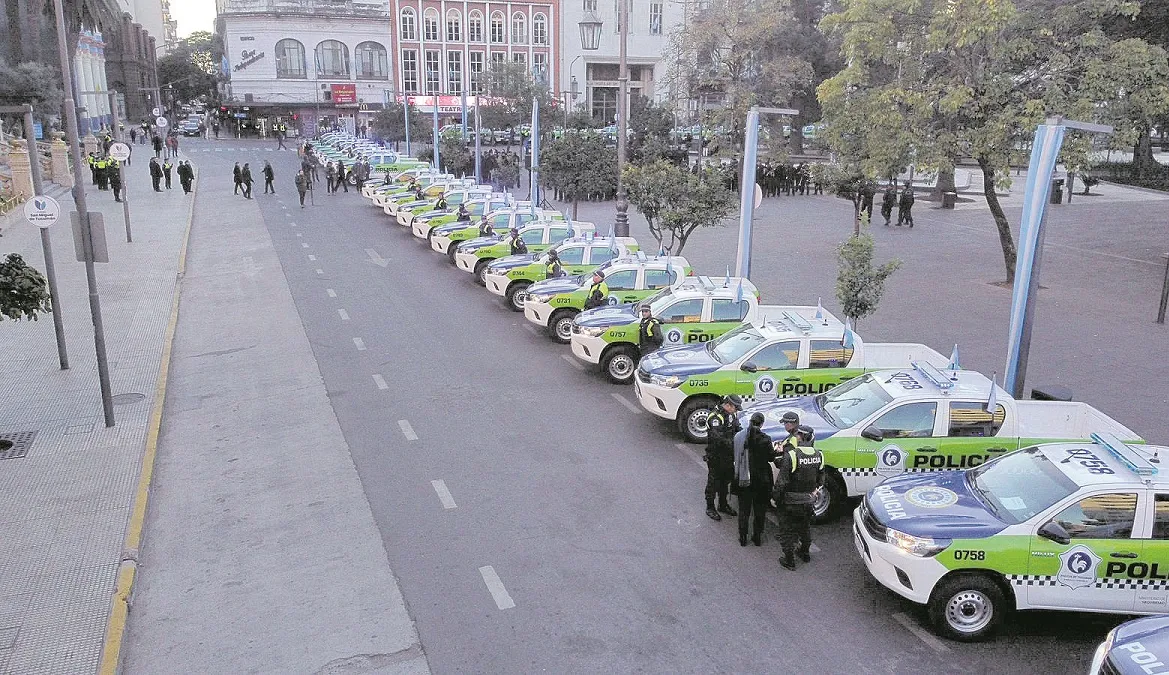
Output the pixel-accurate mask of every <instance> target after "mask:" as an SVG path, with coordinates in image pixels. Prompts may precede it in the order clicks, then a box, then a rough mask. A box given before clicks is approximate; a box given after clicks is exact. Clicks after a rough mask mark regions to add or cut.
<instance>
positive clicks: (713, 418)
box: [706, 394, 743, 520]
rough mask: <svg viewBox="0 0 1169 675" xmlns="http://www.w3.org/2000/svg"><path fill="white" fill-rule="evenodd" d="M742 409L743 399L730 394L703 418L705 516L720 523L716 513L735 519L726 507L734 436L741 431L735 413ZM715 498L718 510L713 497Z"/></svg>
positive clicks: (733, 461) (733, 472) (730, 509)
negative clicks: (704, 429) (704, 431)
mask: <svg viewBox="0 0 1169 675" xmlns="http://www.w3.org/2000/svg"><path fill="white" fill-rule="evenodd" d="M742 409H743V399H741V398H739V397H738V396H737V395H736V394H731V395H730V396H727V397H726V398H724V399H723V400H722V403H721V404H720V405H719V407H718V408H717V409H715V410H714V411H713V412H711V413H710V416H709V417H707V418H706V428H707V432H706V515H707V516H710V518H711V519H713V520H722V516H720V515H719V513H720V512H721V513H725V514H727V515H728V516H737V515H739V512H738V511H735V510H734V509H732V508H731V505H730V504H728V503H727V492H728V491H729V490H730V485H731V478H732V477H733V476H734V475H735V434H737V433H739V431H741V430H742V429H743V425H741V424H739V418H738V417H737V416H736V415H735V413H736V412H738V411H740V410H742ZM715 495H718V509H717V510H716V509H715V508H714V497H715Z"/></svg>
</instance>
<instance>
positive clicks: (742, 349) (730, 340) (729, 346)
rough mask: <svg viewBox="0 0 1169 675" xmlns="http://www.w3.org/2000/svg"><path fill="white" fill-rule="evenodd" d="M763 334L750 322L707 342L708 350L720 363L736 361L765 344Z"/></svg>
mask: <svg viewBox="0 0 1169 675" xmlns="http://www.w3.org/2000/svg"><path fill="white" fill-rule="evenodd" d="M763 340H764V338H763V336H762V335H760V334H759V331H757V330H755V327H754V326H752V325H751V324H749V323H745V324H742V325H740V326H738V327H737V328H735V329H733V330H731V331H730V332H728V333H727V334H726V335H723V336H721V337H719V338H718V339H716V340H711V341H710V342H708V343H707V346H706V350H707V351H708V352H710V355H711V356H713V357H714V359H715V360H716V361H718V362H719V363H734V362H735V361H738V360H739V358H740V357H741V356H743V354H746V353H747V352H749V351H751V350H752V349H754V348H756V347H758V346H759V345H761V344H763Z"/></svg>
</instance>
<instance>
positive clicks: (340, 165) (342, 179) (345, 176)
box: [333, 160, 349, 194]
mask: <svg viewBox="0 0 1169 675" xmlns="http://www.w3.org/2000/svg"><path fill="white" fill-rule="evenodd" d="M337 183H338V184H340V186H341V187H343V188H345V193H346V194H348V193H349V172H348V171H347V170H346V169H345V162H342V161H341V160H337ZM336 191H337V188H333V192H336Z"/></svg>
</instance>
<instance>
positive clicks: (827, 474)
mask: <svg viewBox="0 0 1169 675" xmlns="http://www.w3.org/2000/svg"><path fill="white" fill-rule="evenodd" d="M847 510H848V487H847V486H846V485H845V484H844V479H843V478H841V477H840V474H839V473H837V472H836V470H835V469H832V468H826V469H825V470H824V489H823V490H821V491H820V492H819V494H818V495H817V496H816V501H814V502H812V518H813V519H814V521H815V522H816V524H822V523H830V522H832V521H834V520H836V519H837V518H839V517H840V516H842V515H844V513H845V512H846V511H847Z"/></svg>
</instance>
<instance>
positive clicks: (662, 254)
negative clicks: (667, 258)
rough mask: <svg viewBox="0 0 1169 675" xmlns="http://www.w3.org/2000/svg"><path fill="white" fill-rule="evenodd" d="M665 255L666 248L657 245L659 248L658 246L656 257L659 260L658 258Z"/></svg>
mask: <svg viewBox="0 0 1169 675" xmlns="http://www.w3.org/2000/svg"><path fill="white" fill-rule="evenodd" d="M665 254H666V247H665V246H660V245H659V246H658V255H657V257H659V258H660V257H662V256H664V255H665Z"/></svg>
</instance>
